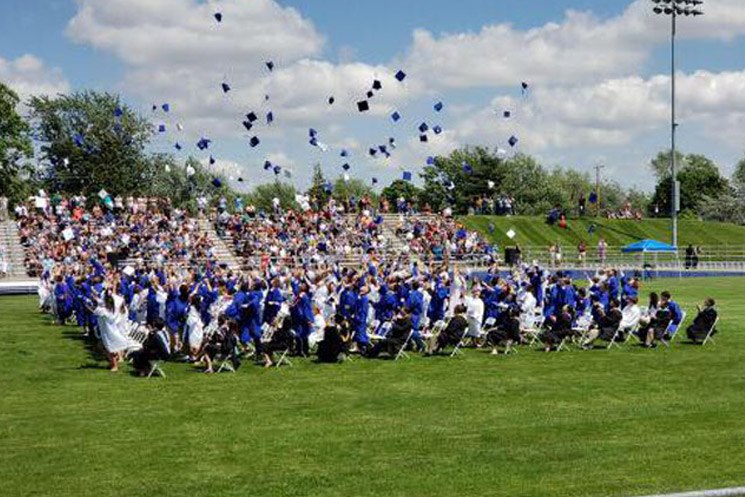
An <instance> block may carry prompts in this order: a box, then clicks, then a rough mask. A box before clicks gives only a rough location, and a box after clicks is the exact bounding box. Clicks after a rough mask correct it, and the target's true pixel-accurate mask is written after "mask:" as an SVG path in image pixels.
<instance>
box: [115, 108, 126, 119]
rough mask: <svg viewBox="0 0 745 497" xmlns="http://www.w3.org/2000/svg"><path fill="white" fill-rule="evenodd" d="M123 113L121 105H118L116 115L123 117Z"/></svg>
mask: <svg viewBox="0 0 745 497" xmlns="http://www.w3.org/2000/svg"><path fill="white" fill-rule="evenodd" d="M123 114H124V111H123V110H122V108H121V107H117V108H116V109H114V117H122V115H123Z"/></svg>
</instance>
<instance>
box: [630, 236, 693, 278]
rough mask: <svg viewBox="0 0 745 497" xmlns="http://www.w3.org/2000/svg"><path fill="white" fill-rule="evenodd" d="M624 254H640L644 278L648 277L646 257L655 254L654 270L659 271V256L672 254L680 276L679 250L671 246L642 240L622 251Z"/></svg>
mask: <svg viewBox="0 0 745 497" xmlns="http://www.w3.org/2000/svg"><path fill="white" fill-rule="evenodd" d="M621 251H622V252H623V253H624V254H640V256H641V263H642V267H643V268H644V276H645V277H648V276H649V274H648V272H647V271H648V270H649V269H650V267H649V265H648V264H647V263H646V255H647V254H654V268H655V270H656V269H657V256H658V255H659V254H672V255H674V256H675V262H676V265H677V269H678V275H679V276H680V275H681V273H680V271H681V269H680V259H678V249H677V248H676V247H673V246H672V245H670V244H667V243H663V242H658V241H657V240H640V241H638V242H634V243H632V244H630V245H627V246H625V247H624V248H622V249H621Z"/></svg>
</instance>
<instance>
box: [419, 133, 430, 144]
mask: <svg viewBox="0 0 745 497" xmlns="http://www.w3.org/2000/svg"><path fill="white" fill-rule="evenodd" d="M419 141H420V142H422V143H427V142H428V141H429V137H428V136H427V135H424V134H422V135H419Z"/></svg>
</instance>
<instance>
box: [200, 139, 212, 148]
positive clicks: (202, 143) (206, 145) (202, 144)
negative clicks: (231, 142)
mask: <svg viewBox="0 0 745 497" xmlns="http://www.w3.org/2000/svg"><path fill="white" fill-rule="evenodd" d="M211 142H212V140H210V139H209V138H202V139H201V140H199V141H198V142H197V148H198V149H199V150H205V149H208V148H210V143H211Z"/></svg>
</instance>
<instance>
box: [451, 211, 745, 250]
mask: <svg viewBox="0 0 745 497" xmlns="http://www.w3.org/2000/svg"><path fill="white" fill-rule="evenodd" d="M461 220H462V221H463V223H464V224H465V225H466V226H467V227H468V228H469V229H473V230H478V231H480V232H482V233H483V234H484V235H485V236H487V237H488V238H490V239H491V241H493V242H497V243H498V244H499V245H501V246H504V245H513V244H514V243H516V242H517V243H519V244H521V245H524V246H528V245H532V246H542V247H544V246H545V247H547V246H548V245H550V244H551V243H555V242H557V241H558V242H559V243H561V244H562V245H564V246H565V247H576V246H577V244H578V243H579V242H580V240H585V241H586V242H587V243H588V245H590V248H594V247H593V244H597V242H598V239H599V238H600V237H601V236H602V237H604V238H605V241H606V242H607V243H608V245H611V246H623V245H628V244H629V243H632V242H635V241H638V240H642V239H647V238H649V239H652V240H660V241H662V242H666V243H670V220H669V219H645V220H643V221H630V220H619V219H602V218H597V219H596V218H589V217H588V218H583V219H570V220H569V225H568V227H567V229H562V228H559V227H558V226H549V225H548V224H546V223H545V219H544V218H540V217H529V216H514V217H501V216H467V217H464V218H462V219H461ZM490 223H492V224H493V225H494V227H495V230H494V233H493V234H490V233H489V230H488V226H489V224H490ZM592 224H595V225H596V227H597V229H596V231H595V233H594V234H593V235H590V234H589V233H588V231H587V230H588V228H589V227H590V225H592ZM510 229H512V230H515V232H516V233H517V237H516V238H515V240H510V239H509V238H507V235H506V233H507V232H508V231H509V230H510ZM679 230H680V231H679V233H680V239H679V240H678V245H679V246H680V247H686V246H687V245H688V244H689V243H692V244H694V245H736V246H740V247H742V246H743V245H745V226H738V225H735V224H728V223H714V222H704V221H697V220H691V219H681V220H680V222H679Z"/></svg>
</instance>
